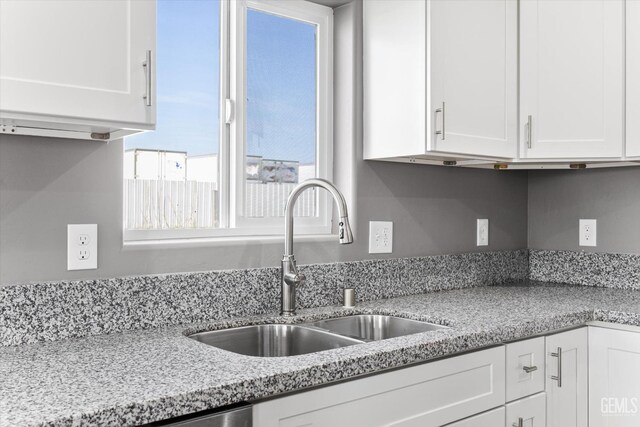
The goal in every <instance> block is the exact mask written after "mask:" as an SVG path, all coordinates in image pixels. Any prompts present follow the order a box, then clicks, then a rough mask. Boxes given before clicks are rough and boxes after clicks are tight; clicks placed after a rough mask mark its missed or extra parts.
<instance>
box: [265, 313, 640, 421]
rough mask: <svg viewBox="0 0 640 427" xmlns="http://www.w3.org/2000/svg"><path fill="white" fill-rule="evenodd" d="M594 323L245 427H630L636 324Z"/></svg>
mask: <svg viewBox="0 0 640 427" xmlns="http://www.w3.org/2000/svg"><path fill="white" fill-rule="evenodd" d="M600 323H601V322H600ZM600 323H598V326H589V327H586V326H585V327H581V328H578V329H573V330H570V331H566V332H561V333H557V334H553V335H548V336H546V337H536V338H531V339H527V340H523V341H518V342H513V343H508V344H506V345H505V346H500V347H495V348H491V349H487V350H480V351H476V352H473V353H468V354H464V355H461V356H455V357H450V358H448V359H443V360H438V361H435V362H430V363H425V364H422V365H418V366H413V367H409V368H405V369H399V370H396V371H392V372H387V373H383V374H379V375H372V376H370V377H366V378H362V379H357V380H353V381H348V382H344V383H342V384H336V385H332V386H327V387H323V388H319V389H316V390H312V391H308V392H302V393H297V394H293V395H291V396H286V397H281V398H278V399H273V400H268V401H264V402H260V403H257V404H255V405H254V407H253V418H254V426H255V427H324V426H327V427H340V426H349V427H360V426H361V427H375V426H402V427H408V426H416V427H417V426H420V427H439V426H444V425H446V426H447V427H546V426H548V427H587V426H589V427H638V426H640V327H629V326H625V327H616V326H613V325H608V324H606V323H602V327H600ZM524 368H527V369H524ZM505 402H507V403H505Z"/></svg>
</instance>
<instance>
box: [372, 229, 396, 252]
mask: <svg viewBox="0 0 640 427" xmlns="http://www.w3.org/2000/svg"><path fill="white" fill-rule="evenodd" d="M392 251H393V222H391V221H369V253H370V254H390V253H391V252H392Z"/></svg>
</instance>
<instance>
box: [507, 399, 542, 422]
mask: <svg viewBox="0 0 640 427" xmlns="http://www.w3.org/2000/svg"><path fill="white" fill-rule="evenodd" d="M546 401H547V397H546V395H545V394H544V393H538V394H536V395H534V396H529V397H525V398H523V399H520V400H516V401H515V402H511V403H509V404H507V426H508V427H512V426H513V427H546V424H547V405H546Z"/></svg>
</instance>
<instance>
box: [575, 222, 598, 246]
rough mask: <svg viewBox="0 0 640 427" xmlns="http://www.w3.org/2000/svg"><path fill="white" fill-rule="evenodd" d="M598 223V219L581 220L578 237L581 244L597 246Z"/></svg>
mask: <svg viewBox="0 0 640 427" xmlns="http://www.w3.org/2000/svg"><path fill="white" fill-rule="evenodd" d="M597 225H598V221H597V220H595V219H581V220H580V222H579V230H580V231H579V233H580V237H579V238H578V241H579V245H580V246H597V240H596V237H597V234H598V233H597V231H598V229H597Z"/></svg>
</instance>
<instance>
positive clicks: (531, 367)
mask: <svg viewBox="0 0 640 427" xmlns="http://www.w3.org/2000/svg"><path fill="white" fill-rule="evenodd" d="M522 369H523V370H524V371H525V372H526V373H527V374H530V373H531V372H534V371H537V370H538V367H537V366H523V367H522Z"/></svg>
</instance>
